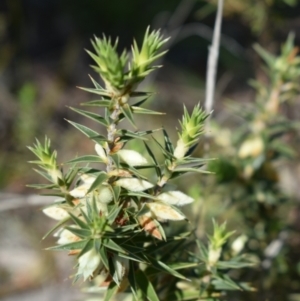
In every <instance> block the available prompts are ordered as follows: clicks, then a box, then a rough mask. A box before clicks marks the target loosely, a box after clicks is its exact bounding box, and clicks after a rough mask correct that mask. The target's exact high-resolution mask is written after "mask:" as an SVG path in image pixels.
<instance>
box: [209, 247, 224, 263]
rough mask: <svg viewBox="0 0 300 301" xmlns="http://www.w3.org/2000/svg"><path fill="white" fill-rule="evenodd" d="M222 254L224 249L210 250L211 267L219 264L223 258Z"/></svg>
mask: <svg viewBox="0 0 300 301" xmlns="http://www.w3.org/2000/svg"><path fill="white" fill-rule="evenodd" d="M221 252H222V248H217V249H213V248H209V251H208V264H209V267H212V266H214V265H215V264H216V263H217V262H218V260H219V259H220V256H221Z"/></svg>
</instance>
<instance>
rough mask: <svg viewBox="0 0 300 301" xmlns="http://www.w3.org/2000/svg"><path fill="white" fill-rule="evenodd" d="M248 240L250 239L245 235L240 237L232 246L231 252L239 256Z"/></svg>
mask: <svg viewBox="0 0 300 301" xmlns="http://www.w3.org/2000/svg"><path fill="white" fill-rule="evenodd" d="M247 240H248V237H247V236H246V235H244V234H242V235H240V236H239V237H238V238H236V239H235V240H234V241H233V243H232V245H231V250H232V252H233V254H234V255H237V254H239V253H240V252H241V251H242V250H243V249H244V246H245V243H246V241H247Z"/></svg>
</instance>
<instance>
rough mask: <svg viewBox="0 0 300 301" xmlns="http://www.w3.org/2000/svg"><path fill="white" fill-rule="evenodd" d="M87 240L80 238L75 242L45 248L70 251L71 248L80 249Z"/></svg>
mask: <svg viewBox="0 0 300 301" xmlns="http://www.w3.org/2000/svg"><path fill="white" fill-rule="evenodd" d="M88 241H89V240H80V241H76V242H72V243H69V244H65V245H59V246H54V247H51V248H47V249H46V250H52V251H65V250H67V251H72V250H81V249H83V248H84V247H85V245H86V244H87V242H88Z"/></svg>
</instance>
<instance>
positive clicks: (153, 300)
mask: <svg viewBox="0 0 300 301" xmlns="http://www.w3.org/2000/svg"><path fill="white" fill-rule="evenodd" d="M135 279H136V283H137V285H138V287H139V288H140V289H141V291H142V292H143V294H144V295H145V297H146V298H147V299H148V300H149V301H159V298H158V296H157V294H156V292H155V290H154V287H153V285H152V283H151V281H150V280H149V279H148V278H147V276H146V275H145V273H144V272H143V271H141V270H139V271H138V272H137V273H136V278H135Z"/></svg>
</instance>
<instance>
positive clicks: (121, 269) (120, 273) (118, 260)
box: [112, 255, 129, 282]
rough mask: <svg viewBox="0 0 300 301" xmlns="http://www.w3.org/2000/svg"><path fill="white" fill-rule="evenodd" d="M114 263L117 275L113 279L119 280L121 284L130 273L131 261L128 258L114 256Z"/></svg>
mask: <svg viewBox="0 0 300 301" xmlns="http://www.w3.org/2000/svg"><path fill="white" fill-rule="evenodd" d="M112 262H113V265H114V268H115V273H114V275H113V278H115V279H117V280H118V281H119V282H121V281H122V279H123V277H124V276H125V275H127V274H128V271H129V261H128V259H126V258H123V257H120V256H118V255H114V256H113V258H112Z"/></svg>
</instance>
